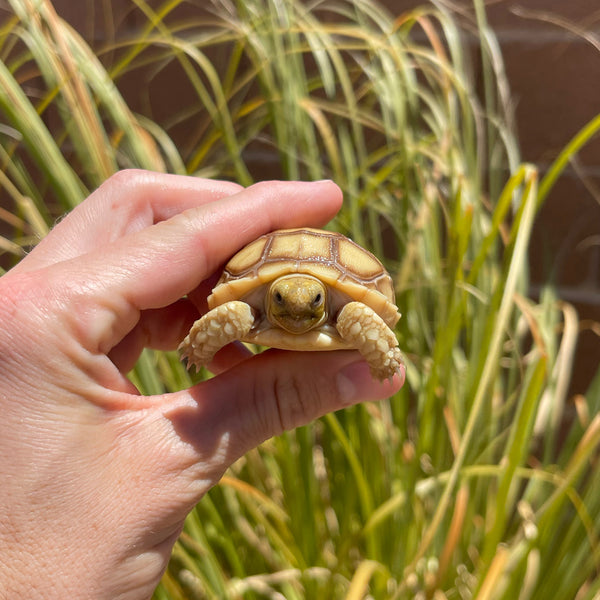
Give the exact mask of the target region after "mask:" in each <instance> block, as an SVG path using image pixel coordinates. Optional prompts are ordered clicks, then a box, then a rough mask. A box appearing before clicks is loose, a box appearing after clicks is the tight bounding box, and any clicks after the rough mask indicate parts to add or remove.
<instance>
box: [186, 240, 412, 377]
mask: <svg viewBox="0 0 600 600" xmlns="http://www.w3.org/2000/svg"><path fill="white" fill-rule="evenodd" d="M208 306H209V308H210V309H211V310H209V312H207V313H206V314H205V315H204V316H203V317H201V318H200V319H198V320H197V321H196V322H195V323H194V325H193V326H192V328H191V329H190V332H189V334H188V335H187V337H186V338H185V339H184V340H183V342H182V343H181V345H180V346H179V350H180V352H181V354H182V358H185V359H187V362H188V366H190V365H194V366H196V367H199V366H201V365H205V364H207V363H209V362H210V361H211V359H212V358H213V356H214V354H215V353H216V352H217V351H218V350H219V349H221V348H222V347H223V346H225V345H226V344H229V343H231V342H233V341H235V340H241V341H243V342H250V343H253V344H260V345H263V346H271V347H274V348H283V349H286V350H335V349H338V348H347V349H348V348H355V349H357V350H358V351H359V352H360V353H361V354H362V355H363V356H364V358H365V359H366V361H367V362H368V364H369V366H370V368H371V373H372V374H373V376H374V377H376V378H377V379H379V380H381V381H383V380H384V379H387V378H390V377H392V375H393V374H394V373H396V372H397V371H398V370H399V369H400V366H401V365H402V358H401V353H400V349H399V348H398V341H397V339H396V336H395V334H394V332H393V327H394V326H395V325H396V323H397V322H398V319H399V318H400V314H399V312H398V309H397V307H396V304H395V297H394V287H393V284H392V279H391V277H390V276H389V274H388V273H387V271H386V270H385V268H384V267H383V265H382V264H381V262H379V260H377V258H375V256H373V255H372V254H371V253H370V252H368V251H367V250H365V249H364V248H361V247H360V246H359V245H358V244H356V243H354V242H353V241H352V240H350V239H348V238H347V237H345V236H343V235H341V234H340V233H333V232H330V231H323V230H320V229H309V228H301V229H284V230H279V231H273V232H272V233H268V234H266V235H263V236H262V237H260V238H258V239H257V240H255V241H254V242H252V243H250V244H249V245H248V246H246V247H245V248H243V249H242V250H240V251H239V252H238V253H237V254H236V255H235V256H234V257H233V258H232V259H231V260H230V261H229V263H228V264H227V266H226V267H225V270H224V271H223V274H222V276H221V279H220V280H219V282H218V283H217V285H216V286H215V288H214V289H213V291H212V294H211V295H210V296H209V297H208Z"/></svg>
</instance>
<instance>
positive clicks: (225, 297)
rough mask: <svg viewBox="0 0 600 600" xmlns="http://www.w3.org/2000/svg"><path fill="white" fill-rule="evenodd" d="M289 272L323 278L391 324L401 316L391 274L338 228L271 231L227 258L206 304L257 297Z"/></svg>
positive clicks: (343, 296)
mask: <svg viewBox="0 0 600 600" xmlns="http://www.w3.org/2000/svg"><path fill="white" fill-rule="evenodd" d="M292 273H303V274H307V275H312V276H313V277H316V278H317V279H319V280H321V281H322V282H323V283H325V284H326V285H327V286H328V288H329V289H330V290H331V291H333V292H334V293H335V294H336V295H337V297H338V303H343V301H341V302H340V300H339V298H345V299H346V301H347V302H349V301H352V300H355V301H358V302H362V303H363V304H366V305H367V306H369V307H370V308H372V309H373V310H374V311H375V312H376V313H377V314H379V316H380V317H381V318H382V319H383V320H384V321H385V322H386V324H387V325H388V326H389V327H392V328H393V327H394V325H395V324H396V323H397V321H398V319H399V318H400V314H399V313H398V309H397V307H396V304H395V295H394V286H393V282H392V278H391V277H390V275H389V274H388V272H387V271H386V270H385V268H384V266H383V265H382V264H381V262H380V261H379V260H378V259H377V258H376V257H375V256H374V255H373V254H371V253H370V252H369V251H367V250H365V249H364V248H362V247H361V246H359V245H358V244H356V243H355V242H353V241H352V240H350V239H348V238H347V237H345V236H343V235H342V234H340V233H335V232H330V231H324V230H320V229H311V228H301V229H282V230H279V231H273V232H271V233H268V234H266V235H263V236H261V237H259V238H258V239H256V240H255V241H253V242H251V243H250V244H248V245H247V246H246V247H245V248H243V249H242V250H240V251H239V252H238V253H237V254H236V255H235V256H234V257H233V258H232V259H231V260H230V261H229V262H228V263H227V265H226V267H225V269H224V271H223V274H222V276H221V278H220V280H219V282H218V283H217V285H216V286H215V288H214V289H213V292H212V294H211V295H210V296H209V297H208V306H209V308H211V309H212V308H215V307H216V306H219V305H221V304H224V303H225V302H229V301H231V300H246V298H248V297H249V296H251V297H253V298H256V297H257V296H260V295H261V291H263V292H264V290H266V288H267V285H266V284H269V283H270V282H272V281H273V280H275V279H277V278H279V277H281V276H284V275H288V274H292Z"/></svg>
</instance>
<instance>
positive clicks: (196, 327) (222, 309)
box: [179, 300, 254, 369]
mask: <svg viewBox="0 0 600 600" xmlns="http://www.w3.org/2000/svg"><path fill="white" fill-rule="evenodd" d="M253 324H254V315H253V314H252V309H251V308H250V306H249V305H248V304H246V303H245V302H240V301H239V300H232V301H231V302H226V303H225V304H221V305H220V306H217V307H216V308H213V309H212V310H211V311H209V312H207V313H206V314H205V315H204V316H203V317H201V318H200V319H198V320H197V321H196V322H195V323H194V324H193V325H192V328H191V329H190V332H189V333H188V334H187V336H186V337H185V339H184V340H183V342H181V344H179V352H180V354H181V358H182V359H187V363H188V369H189V368H190V366H191V365H194V366H195V367H196V368H199V367H201V366H202V365H207V364H208V363H209V362H210V361H211V360H212V358H213V356H214V355H215V354H216V353H217V351H218V350H220V349H221V348H223V346H226V345H227V344H230V343H231V342H234V341H235V340H239V339H241V338H243V337H245V336H246V335H247V334H248V332H249V331H250V329H251V328H252V325H253Z"/></svg>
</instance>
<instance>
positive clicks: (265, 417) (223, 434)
mask: <svg viewBox="0 0 600 600" xmlns="http://www.w3.org/2000/svg"><path fill="white" fill-rule="evenodd" d="M403 383H404V371H401V372H400V373H398V374H397V375H395V376H394V377H393V378H392V379H391V380H388V381H385V382H383V383H381V382H379V381H376V380H374V379H373V378H372V377H371V374H370V371H369V367H368V365H367V364H366V362H364V361H363V360H362V358H361V357H360V355H359V354H358V352H355V351H348V350H345V351H333V352H289V351H283V350H267V351H266V352H263V353H262V354H260V355H257V356H254V357H253V358H251V359H249V360H246V361H244V362H242V363H240V364H239V365H237V366H236V367H234V368H232V369H230V370H229V371H226V372H225V373H223V374H221V375H219V376H217V377H214V378H213V379H210V380H208V381H205V382H203V383H201V384H199V385H197V386H195V387H193V388H190V389H189V390H184V391H182V392H179V393H177V394H174V395H176V396H178V395H187V396H188V398H187V401H183V402H182V400H183V398H181V397H180V398H178V399H177V400H176V401H175V403H174V404H171V406H172V407H174V408H173V409H172V410H170V411H168V413H169V414H167V415H166V416H168V417H169V418H170V419H171V420H172V421H173V423H174V426H175V429H176V431H177V433H178V435H179V436H180V437H181V438H182V439H183V440H184V441H185V442H187V443H188V444H190V445H192V446H193V447H194V448H195V449H196V451H197V452H198V453H199V456H198V460H201V461H203V462H205V461H209V462H213V461H216V462H213V467H214V468H215V469H216V470H220V469H225V468H227V467H228V466H229V464H231V463H233V462H234V461H235V460H236V459H237V458H239V457H240V456H241V455H243V454H244V453H245V452H247V451H248V450H250V449H252V448H254V447H255V446H257V445H258V444H260V443H261V442H263V441H265V440H266V439H268V438H270V437H273V436H275V435H278V434H280V433H282V432H283V431H285V430H289V429H293V428H295V427H299V426H301V425H305V424H307V423H309V422H310V421H313V420H314V419H316V418H318V417H321V416H323V415H324V414H326V413H328V412H332V411H335V410H339V409H341V408H344V407H347V406H350V405H352V404H356V403H358V402H361V401H370V400H383V399H385V398H389V397H390V396H391V395H393V394H395V393H396V392H397V391H398V390H399V389H400V388H401V387H402V385H403ZM172 396H173V395H172Z"/></svg>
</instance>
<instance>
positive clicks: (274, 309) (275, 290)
mask: <svg viewBox="0 0 600 600" xmlns="http://www.w3.org/2000/svg"><path fill="white" fill-rule="evenodd" d="M266 310H267V316H268V318H269V320H270V321H271V323H273V324H275V325H279V327H281V328H282V329H285V330H286V331H288V332H290V333H295V334H300V333H306V332H307V331H310V330H311V329H314V328H315V327H318V326H319V325H321V324H322V323H323V322H324V321H325V320H326V319H327V290H326V288H325V285H324V284H323V282H321V281H319V280H318V279H317V278H316V277H312V276H311V275H302V274H294V275H286V276H284V277H279V278H278V279H275V281H273V283H271V285H270V287H269V290H268V292H267V295H266Z"/></svg>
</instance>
